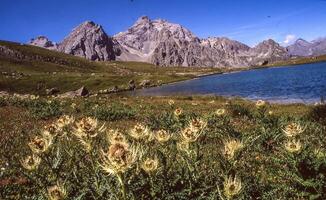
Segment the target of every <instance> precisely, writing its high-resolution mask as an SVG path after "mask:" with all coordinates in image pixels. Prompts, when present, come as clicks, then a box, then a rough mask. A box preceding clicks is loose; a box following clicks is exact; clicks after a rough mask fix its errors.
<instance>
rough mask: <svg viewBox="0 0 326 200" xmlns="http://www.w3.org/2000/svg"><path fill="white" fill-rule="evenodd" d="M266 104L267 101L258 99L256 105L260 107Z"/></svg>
mask: <svg viewBox="0 0 326 200" xmlns="http://www.w3.org/2000/svg"><path fill="white" fill-rule="evenodd" d="M265 105H266V102H265V101H263V100H258V101H257V102H256V107H258V108H260V107H263V106H265Z"/></svg>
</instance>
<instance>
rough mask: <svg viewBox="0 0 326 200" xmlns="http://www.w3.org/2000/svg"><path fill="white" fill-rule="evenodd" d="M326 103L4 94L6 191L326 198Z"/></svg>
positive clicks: (11, 194)
mask: <svg viewBox="0 0 326 200" xmlns="http://www.w3.org/2000/svg"><path fill="white" fill-rule="evenodd" d="M219 109H220V110H219ZM324 110H325V107H324V106H306V105H300V104H292V105H269V104H266V105H263V104H259V106H257V105H255V103H253V102H249V101H244V100H241V99H233V100H231V101H229V100H227V99H224V98H218V97H173V98H172V97H171V99H168V98H141V97H136V98H129V97H121V96H111V97H105V98H103V97H102V98H100V97H94V98H86V99H73V100H72V99H52V98H51V99H49V98H46V99H43V98H40V99H34V97H31V98H25V99H22V98H20V97H7V98H0V119H1V123H0V133H1V134H0V137H1V140H0V145H1V146H2V148H1V153H0V168H1V172H0V198H1V199H46V198H49V197H59V198H58V199H63V197H65V198H67V199H107V198H111V199H325V197H326V196H325V194H326V187H325V186H326V179H325V170H326V152H325V145H326V140H325V137H324V136H325V133H326V132H325V118H326V116H325V115H324V114H323V113H324ZM63 115H66V116H72V117H73V118H74V120H70V119H72V118H67V117H66V118H63V117H62V116H63ZM85 117H91V118H93V119H98V122H97V123H95V122H92V121H89V120H87V119H86V118H85ZM83 118H84V120H82V119H83ZM58 119H59V121H58ZM103 123H105V125H104V126H102V125H103ZM138 123H139V124H141V125H138V126H137V128H136V129H135V125H137V124H138ZM104 127H106V130H105V131H104ZM283 129H285V130H286V131H283ZM44 130H46V131H44ZM31 155H34V157H29V156H31ZM235 177H236V178H235Z"/></svg>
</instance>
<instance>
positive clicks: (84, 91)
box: [75, 86, 89, 97]
mask: <svg viewBox="0 0 326 200" xmlns="http://www.w3.org/2000/svg"><path fill="white" fill-rule="evenodd" d="M75 92H76V94H77V96H81V97H84V96H87V95H88V94H89V92H88V90H87V89H86V88H85V86H83V87H81V88H79V89H78V90H76V91H75Z"/></svg>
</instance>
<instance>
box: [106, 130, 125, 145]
mask: <svg viewBox="0 0 326 200" xmlns="http://www.w3.org/2000/svg"><path fill="white" fill-rule="evenodd" d="M107 139H108V141H109V142H110V144H114V143H126V142H127V139H126V137H125V135H124V134H122V133H121V132H120V131H119V130H113V129H110V130H109V131H108V132H107Z"/></svg>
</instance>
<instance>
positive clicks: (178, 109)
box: [174, 108, 182, 117]
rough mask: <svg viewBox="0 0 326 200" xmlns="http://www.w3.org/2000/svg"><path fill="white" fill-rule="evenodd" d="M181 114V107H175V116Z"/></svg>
mask: <svg viewBox="0 0 326 200" xmlns="http://www.w3.org/2000/svg"><path fill="white" fill-rule="evenodd" d="M181 114H182V109H181V108H177V109H175V111H174V115H175V116H176V117H179V116H180V115H181Z"/></svg>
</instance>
